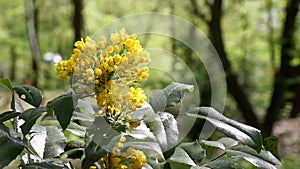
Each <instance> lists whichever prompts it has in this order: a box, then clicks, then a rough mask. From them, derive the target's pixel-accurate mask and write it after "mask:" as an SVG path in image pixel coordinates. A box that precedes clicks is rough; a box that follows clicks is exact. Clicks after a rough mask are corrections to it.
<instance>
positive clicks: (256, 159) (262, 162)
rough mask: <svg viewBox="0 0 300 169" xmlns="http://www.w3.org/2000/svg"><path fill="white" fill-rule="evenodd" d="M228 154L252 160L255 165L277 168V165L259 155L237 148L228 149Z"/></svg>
mask: <svg viewBox="0 0 300 169" xmlns="http://www.w3.org/2000/svg"><path fill="white" fill-rule="evenodd" d="M226 154H227V155H228V156H230V157H233V158H243V159H244V160H246V161H248V162H250V163H251V164H253V165H254V166H257V167H259V168H262V169H277V167H276V166H275V165H273V164H271V163H269V162H267V161H265V160H263V159H261V158H259V157H256V156H253V155H250V154H248V153H245V152H242V151H236V150H226Z"/></svg>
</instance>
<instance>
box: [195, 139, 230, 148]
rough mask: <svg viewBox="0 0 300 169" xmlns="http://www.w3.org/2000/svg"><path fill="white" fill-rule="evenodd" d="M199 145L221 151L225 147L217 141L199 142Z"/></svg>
mask: <svg viewBox="0 0 300 169" xmlns="http://www.w3.org/2000/svg"><path fill="white" fill-rule="evenodd" d="M200 144H201V145H202V146H203V147H215V148H219V149H221V150H225V146H224V145H223V144H222V143H221V142H219V141H209V140H200Z"/></svg>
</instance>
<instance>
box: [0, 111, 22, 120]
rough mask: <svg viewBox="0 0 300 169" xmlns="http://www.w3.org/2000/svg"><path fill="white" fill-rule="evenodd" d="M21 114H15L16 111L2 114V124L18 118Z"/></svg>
mask: <svg viewBox="0 0 300 169" xmlns="http://www.w3.org/2000/svg"><path fill="white" fill-rule="evenodd" d="M20 114H21V113H19V112H15V111H7V112H4V113H2V114H0V123H2V122H5V121H7V120H10V119H12V118H15V117H17V116H18V115H20Z"/></svg>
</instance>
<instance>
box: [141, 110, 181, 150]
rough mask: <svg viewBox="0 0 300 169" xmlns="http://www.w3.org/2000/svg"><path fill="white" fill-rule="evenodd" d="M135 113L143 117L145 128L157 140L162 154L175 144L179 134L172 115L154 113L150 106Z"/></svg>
mask: <svg viewBox="0 0 300 169" xmlns="http://www.w3.org/2000/svg"><path fill="white" fill-rule="evenodd" d="M135 113H137V114H141V115H143V119H144V122H145V124H146V126H147V127H148V128H149V129H150V131H151V132H152V133H153V134H154V136H155V137H156V138H157V141H158V143H159V144H160V146H161V149H162V151H163V152H165V151H167V150H169V149H170V148H172V147H174V146H175V145H176V144H177V141H178V135H179V132H178V128H177V122H176V120H175V119H174V117H173V115H171V114H169V113H166V112H160V113H155V112H154V111H153V109H152V108H151V106H150V105H147V106H145V107H143V108H142V109H139V110H138V111H137V112H135Z"/></svg>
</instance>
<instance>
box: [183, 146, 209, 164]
mask: <svg viewBox="0 0 300 169" xmlns="http://www.w3.org/2000/svg"><path fill="white" fill-rule="evenodd" d="M179 147H181V148H182V149H184V151H185V152H187V153H188V155H189V156H190V157H191V158H192V159H193V161H195V162H197V163H199V162H201V160H202V159H203V158H204V157H205V154H206V152H205V149H203V148H202V146H201V145H200V144H199V142H198V141H194V142H190V143H181V144H180V145H179Z"/></svg>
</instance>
